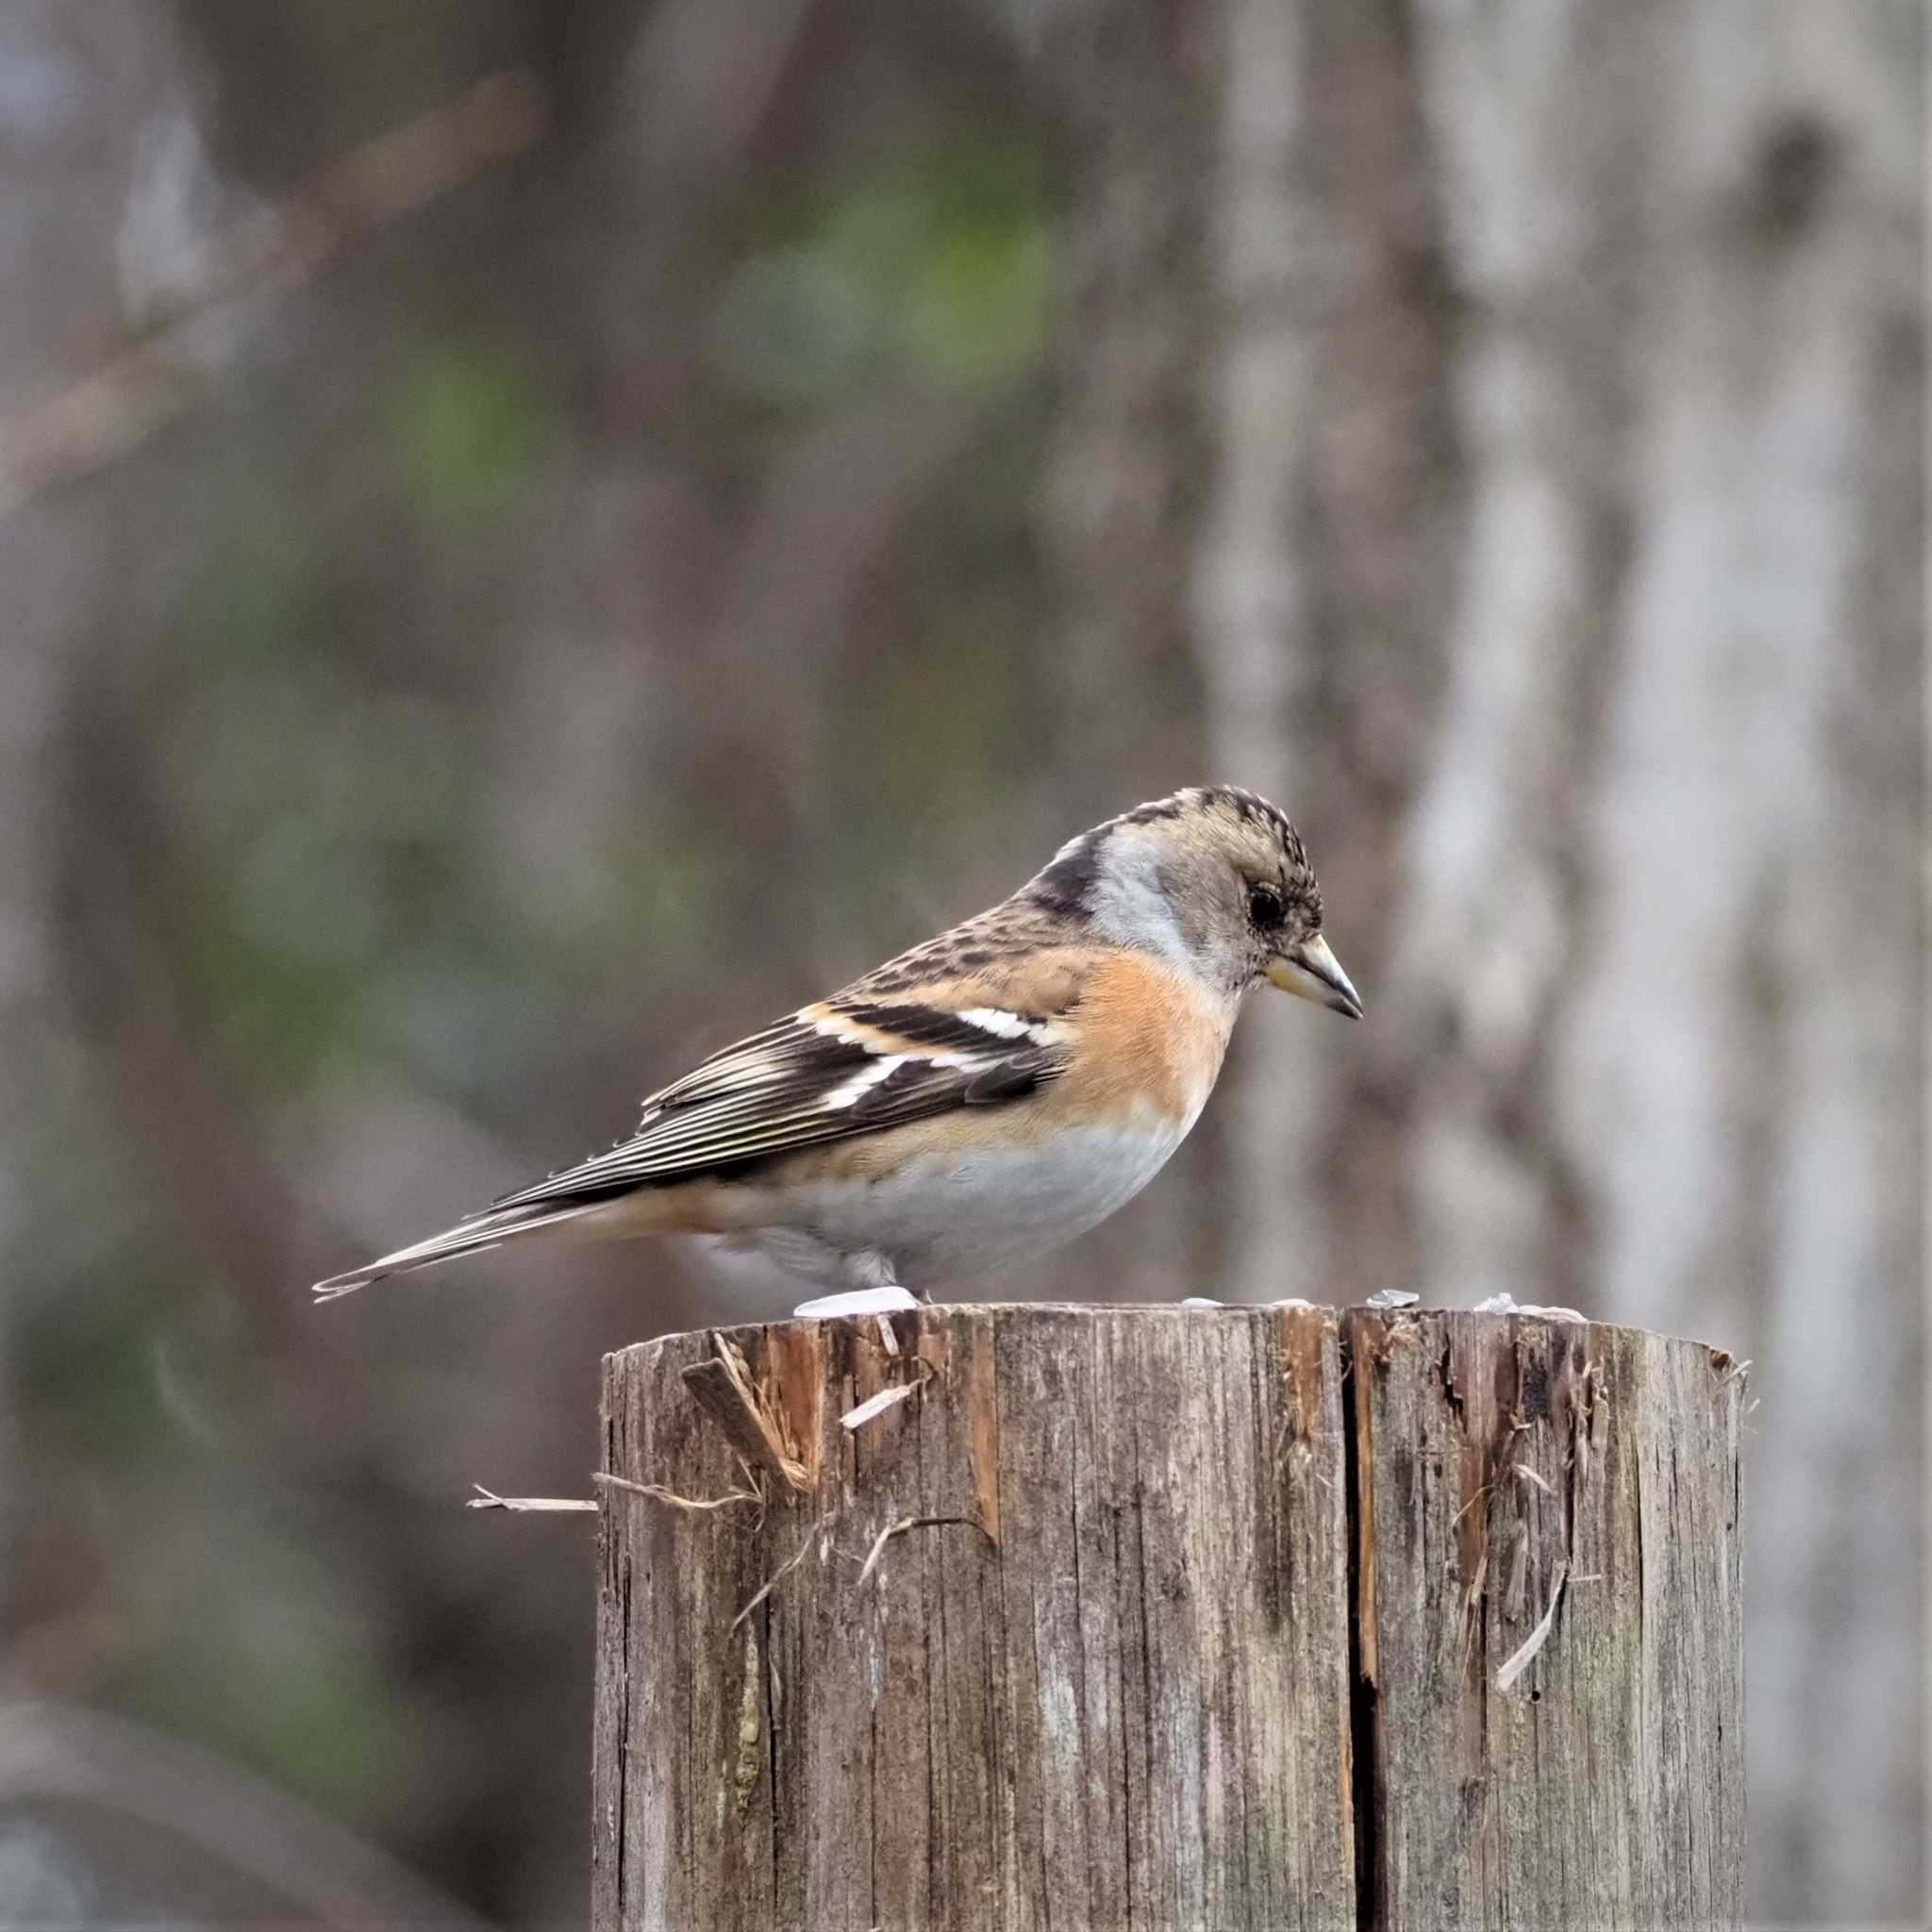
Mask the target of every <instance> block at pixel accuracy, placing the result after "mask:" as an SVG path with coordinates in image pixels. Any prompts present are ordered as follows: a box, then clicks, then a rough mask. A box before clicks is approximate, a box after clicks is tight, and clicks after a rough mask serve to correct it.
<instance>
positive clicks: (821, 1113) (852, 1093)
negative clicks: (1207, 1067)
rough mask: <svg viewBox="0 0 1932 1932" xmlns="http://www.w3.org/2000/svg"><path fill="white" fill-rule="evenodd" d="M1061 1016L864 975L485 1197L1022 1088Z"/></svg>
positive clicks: (1045, 1058)
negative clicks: (571, 1151) (530, 1182)
mask: <svg viewBox="0 0 1932 1932" xmlns="http://www.w3.org/2000/svg"><path fill="white" fill-rule="evenodd" d="M1068 1047H1069V1037H1068V1031H1067V1028H1066V1026H1065V1025H1064V1024H1063V1019H1062V1016H1057V1015H1054V1014H1046V1013H1016V1012H1009V1011H1008V1010H1006V1009H1005V1008H996V1007H971V1008H963V1009H961V1008H952V1007H948V1006H942V1005H934V1004H922V1003H921V1001H920V999H919V997H918V994H917V992H916V991H915V992H908V993H907V994H905V995H903V996H888V995H885V994H882V993H875V994H870V995H868V994H867V993H866V991H865V990H864V985H863V982H861V983H860V984H859V985H858V987H855V988H854V989H853V990H852V991H849V992H847V993H843V994H840V995H839V996H837V997H836V998H833V999H830V1000H825V1001H823V1002H821V1003H820V1004H818V1005H816V1006H810V1007H806V1008H802V1009H801V1010H800V1011H798V1012H796V1013H793V1014H791V1016H790V1017H789V1018H787V1019H784V1020H781V1021H779V1022H778V1024H776V1025H774V1026H768V1027H767V1028H766V1029H765V1030H764V1031H763V1032H762V1033H755V1034H753V1035H752V1036H751V1038H750V1039H748V1040H741V1041H739V1042H738V1043H737V1044H736V1045H735V1046H727V1047H725V1048H724V1051H723V1052H721V1053H717V1054H713V1055H712V1057H711V1058H709V1059H708V1060H706V1061H704V1062H703V1063H702V1064H701V1065H700V1066H698V1067H696V1068H694V1069H693V1070H692V1071H691V1073H689V1074H686V1075H685V1076H684V1078H683V1079H681V1080H678V1081H676V1082H675V1083H674V1084H673V1085H671V1086H669V1087H666V1088H664V1089H663V1090H662V1091H660V1092H658V1093H654V1094H652V1096H651V1097H650V1098H649V1099H648V1100H647V1101H645V1103H644V1111H643V1118H642V1120H641V1122H640V1123H639V1124H638V1130H637V1132H636V1133H635V1134H633V1135H632V1136H631V1137H630V1138H629V1139H628V1140H625V1141H619V1142H618V1143H617V1145H616V1146H614V1147H613V1148H611V1150H610V1151H609V1153H608V1154H600V1155H598V1156H596V1157H595V1158H592V1159H590V1160H586V1161H583V1162H582V1163H580V1164H579V1165H578V1166H575V1167H571V1168H566V1169H564V1170H562V1171H561V1172H560V1173H558V1174H552V1175H551V1176H550V1178H549V1179H548V1180H544V1181H540V1182H538V1183H537V1184H536V1185H535V1186H534V1187H528V1188H523V1189H520V1190H519V1191H517V1192H515V1193H513V1194H507V1195H505V1196H504V1197H503V1198H502V1199H501V1200H499V1201H497V1202H495V1203H493V1204H492V1206H491V1209H490V1210H489V1211H490V1212H492V1213H494V1212H500V1211H501V1210H503V1209H504V1208H525V1207H533V1206H552V1205H558V1206H560V1205H563V1204H566V1203H569V1202H590V1201H595V1200H602V1199H609V1198H612V1197H614V1196H616V1195H619V1194H623V1193H627V1192H629V1191H631V1190H632V1189H633V1188H639V1187H648V1186H655V1185H661V1184H662V1183H665V1182H668V1181H677V1180H687V1179H691V1178H693V1177H694V1176H697V1175H700V1174H720V1173H721V1172H724V1173H728V1172H730V1171H733V1170H741V1169H742V1168H743V1166H745V1165H746V1164H747V1163H753V1162H757V1161H761V1160H765V1159H768V1158H771V1157H772V1156H774V1155H779V1154H788V1153H791V1151H792V1150H794V1149H796V1148H800V1147H810V1146H814V1145H817V1144H819V1143H821V1142H824V1141H839V1140H843V1139H845V1138H846V1137H847V1136H848V1135H852V1134H869V1133H874V1132H876V1131H877V1130H878V1129H879V1128H881V1127H891V1126H896V1125H898V1124H901V1123H902V1122H906V1121H913V1120H920V1119H923V1118H924V1117H925V1116H927V1115H929V1114H936V1113H944V1112H946V1111H948V1110H949V1109H950V1108H956V1107H984V1106H992V1105H996V1104H998V1103H1000V1102H1005V1101H1011V1100H1017V1099H1020V1098H1021V1097H1022V1096H1024V1095H1025V1094H1027V1093H1031V1092H1032V1091H1035V1090H1036V1089H1037V1088H1039V1087H1041V1086H1042V1085H1044V1084H1045V1083H1046V1082H1047V1081H1049V1080H1052V1079H1054V1078H1056V1077H1057V1076H1058V1074H1060V1073H1061V1072H1062V1071H1064V1069H1065V1066H1066V1061H1067V1053H1068Z"/></svg>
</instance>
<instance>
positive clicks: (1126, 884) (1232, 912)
mask: <svg viewBox="0 0 1932 1932" xmlns="http://www.w3.org/2000/svg"><path fill="white" fill-rule="evenodd" d="M1026 891H1027V894H1028V896H1029V897H1031V898H1033V899H1034V900H1035V901H1036V902H1038V903H1040V904H1041V905H1045V906H1050V907H1052V908H1055V909H1057V910H1058V911H1061V912H1064V913H1067V914H1070V915H1074V916H1077V917H1082V918H1085V919H1088V920H1091V922H1092V924H1094V925H1095V926H1096V927H1097V928H1098V929H1099V930H1100V931H1101V932H1102V933H1104V934H1105V935H1106V936H1107V937H1108V938H1109V939H1112V940H1115V941H1119V942H1120V943H1122V944H1125V945H1134V946H1140V947H1142V948H1144V949H1145V950H1147V951H1150V952H1154V953H1158V954H1160V955H1162V956H1164V957H1166V958H1170V959H1172V960H1173V962H1174V964H1175V965H1177V966H1182V967H1185V968H1186V969H1187V970H1189V971H1191V973H1192V974H1194V975H1195V976H1196V977H1197V978H1199V979H1202V980H1204V981H1206V982H1207V983H1208V984H1209V985H1211V986H1213V987H1215V988H1217V989H1218V990H1220V991H1224V992H1225V993H1228V994H1230V995H1233V996H1237V997H1238V996H1239V995H1240V994H1241V993H1244V992H1246V991H1248V990H1249V989H1250V988H1252V987H1254V986H1257V985H1258V984H1259V983H1260V982H1261V981H1262V980H1264V979H1265V980H1267V981H1269V982H1270V983H1271V984H1272V985H1274V986H1278V987H1280V988H1281V989H1282V990H1283V991H1285V992H1291V993H1295V994H1298V995H1299V996H1300V997H1301V998H1303V999H1307V1000H1313V1001H1315V1002H1316V1003H1317V1004H1318V1005H1321V1006H1324V1007H1327V1008H1331V1009H1333V1010H1334V1011H1336V1012H1338V1013H1346V1014H1347V1015H1348V1016H1349V1017H1350V1018H1351V1019H1356V1020H1358V1019H1360V1018H1361V1012H1362V1004H1361V1001H1360V999H1359V998H1358V997H1357V993H1356V990H1355V988H1354V987H1353V986H1352V985H1350V984H1349V978H1348V974H1345V973H1344V972H1343V971H1342V970H1341V962H1340V961H1339V960H1338V959H1337V958H1336V957H1335V955H1334V954H1333V952H1331V951H1330V950H1329V946H1328V941H1326V940H1325V939H1324V938H1323V937H1322V893H1321V889H1320V888H1319V887H1318V886H1317V885H1316V883H1315V874H1314V872H1313V870H1312V869H1311V868H1310V866H1309V864H1308V855H1307V849H1306V848H1305V847H1304V845H1303V844H1302V841H1301V835H1300V833H1298V832H1297V831H1296V830H1295V828H1294V827H1293V826H1292V825H1291V824H1289V822H1288V819H1287V817H1286V815H1285V814H1284V813H1283V812H1282V811H1281V809H1280V808H1278V807H1276V806H1274V805H1271V804H1269V802H1268V801H1267V800H1266V799H1265V798H1261V797H1257V795H1256V794H1255V793H1254V792H1252V791H1242V790H1241V788H1240V787H1239V786H1234V785H1209V786H1201V787H1195V788H1192V789H1191V790H1189V791H1176V792H1174V795H1173V796H1172V797H1169V798H1159V799H1155V800H1153V801H1152V802H1151V803H1149V804H1147V805H1142V806H1137V807H1136V808H1134V809H1133V810H1132V811H1129V812H1123V813H1122V814H1121V816H1120V817H1119V818H1116V819H1109V820H1108V821H1107V823H1106V824H1101V825H1095V826H1094V827H1093V829H1092V830H1091V831H1090V832H1082V833H1081V834H1080V836H1079V837H1078V838H1077V839H1074V840H1070V841H1068V842H1067V843H1066V844H1065V845H1063V846H1061V848H1060V850H1059V851H1058V854H1057V855H1056V856H1055V858H1054V860H1053V863H1052V864H1051V865H1049V866H1048V867H1047V868H1046V870H1045V871H1044V872H1042V873H1041V874H1040V875H1039V876H1038V877H1037V878H1035V879H1034V880H1033V881H1032V883H1031V884H1030V885H1029V886H1028V887H1027V888H1026Z"/></svg>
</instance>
